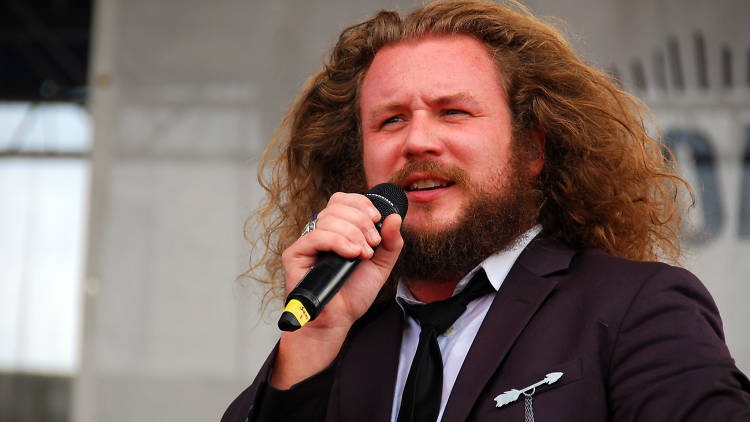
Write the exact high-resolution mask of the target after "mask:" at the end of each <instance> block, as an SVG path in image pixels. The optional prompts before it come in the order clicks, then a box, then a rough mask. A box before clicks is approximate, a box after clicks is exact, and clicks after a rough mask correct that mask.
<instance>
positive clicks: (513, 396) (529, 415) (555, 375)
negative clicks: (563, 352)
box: [495, 372, 563, 422]
mask: <svg viewBox="0 0 750 422" xmlns="http://www.w3.org/2000/svg"><path fill="white" fill-rule="evenodd" d="M562 376H563V373H562V372H550V373H549V374H547V375H546V376H545V377H544V379H543V380H541V381H539V382H537V383H535V384H532V385H530V386H528V387H526V388H522V389H520V390H517V389H515V388H514V389H512V390H508V391H506V392H504V393H503V394H500V395H499V396H497V397H495V403H496V406H495V407H503V406H505V405H506V404H508V403H513V402H514V401H516V400H518V398H519V397H520V396H521V394H523V396H524V397H525V402H526V403H525V409H524V410H525V420H526V421H527V422H533V420H534V411H533V408H532V402H531V400H532V399H531V396H533V395H534V393H535V392H536V388H537V387H539V386H542V385H544V384H547V385H550V384H554V383H556V382H557V380H559V379H560V378H562ZM529 391H530V392H529Z"/></svg>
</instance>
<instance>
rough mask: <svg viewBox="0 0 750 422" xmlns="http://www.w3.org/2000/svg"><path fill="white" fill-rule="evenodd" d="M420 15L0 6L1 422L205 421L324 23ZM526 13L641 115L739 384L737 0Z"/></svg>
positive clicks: (147, 5) (257, 347)
mask: <svg viewBox="0 0 750 422" xmlns="http://www.w3.org/2000/svg"><path fill="white" fill-rule="evenodd" d="M418 3H421V2H417V1H407V0H404V1H396V0H379V1H374V0H350V1H343V0H317V1H315V2H303V1H294V0H276V1H259V0H244V1H242V0H222V1H213V2H209V1H198V0H98V1H94V0H0V205H1V206H0V421H2V422H16V421H18V422H20V421H24V422H25V421H75V422H94V421H112V422H119V421H122V422H124V421H151V420H154V421H156V420H159V421H185V420H196V421H197V420H200V421H204V420H218V419H219V418H220V416H221V414H222V413H223V411H224V409H225V408H226V406H227V404H228V403H229V402H230V401H231V400H232V399H233V398H234V397H235V396H236V395H237V394H238V393H239V392H240V391H241V390H242V389H243V388H244V387H245V386H247V385H248V384H249V383H250V381H251V380H252V378H253V376H254V374H255V371H256V370H257V369H258V368H259V366H260V365H261V363H262V361H263V359H264V358H265V356H266V354H267V353H268V351H269V350H270V349H271V347H272V346H273V343H274V342H275V340H276V338H277V336H278V334H277V330H276V329H275V328H274V325H275V317H276V315H277V314H276V309H274V308H270V309H269V311H268V315H269V316H266V317H262V316H261V314H260V313H259V310H258V303H259V295H260V293H261V292H260V291H259V289H258V288H257V287H255V286H253V285H252V284H250V283H248V282H245V281H243V280H241V279H239V280H238V278H237V277H238V275H240V274H241V273H242V272H243V271H245V270H246V269H247V267H248V260H249V254H250V250H249V248H248V246H247V243H246V241H245V240H244V239H243V235H242V230H243V223H244V221H245V219H246V218H250V226H251V227H252V225H253V223H252V222H253V214H252V210H253V208H254V207H255V206H256V204H257V203H258V201H259V199H260V195H261V191H260V188H259V187H258V184H257V181H256V178H255V169H256V165H257V161H258V159H259V157H260V153H261V151H262V150H263V148H264V145H265V144H266V142H267V140H268V139H269V137H270V136H271V134H272V132H273V130H274V128H275V127H276V125H277V124H278V122H279V121H280V119H281V117H282V115H283V112H284V110H285V109H286V107H287V106H288V105H289V103H290V102H291V101H292V99H293V98H294V96H295V94H296V93H297V92H298V91H299V90H300V88H301V87H302V85H303V83H304V81H305V80H306V78H307V77H308V76H309V75H310V74H311V73H313V72H314V71H316V70H317V69H318V68H320V66H321V64H322V63H323V61H324V60H325V57H326V54H327V51H328V49H329V48H330V47H331V46H332V44H333V42H334V41H335V39H336V38H337V36H338V34H339V32H340V31H341V30H342V29H344V28H345V27H346V26H348V25H350V24H353V23H356V22H359V21H361V20H363V19H365V18H367V17H369V16H370V15H372V14H373V13H374V12H375V11H376V10H378V9H381V8H394V7H396V8H399V9H401V10H403V11H409V10H411V9H412V8H413V7H414V6H416V5H418ZM526 4H527V5H528V6H529V7H530V8H531V9H532V10H533V11H535V12H536V13H537V14H539V15H542V16H555V17H558V18H561V19H562V20H563V21H564V22H558V25H559V26H560V27H562V28H563V30H564V31H565V33H566V34H568V37H569V39H570V41H571V43H572V44H573V45H574V46H575V48H576V50H577V51H578V52H579V53H580V54H582V55H583V56H584V57H585V58H586V60H587V61H589V62H591V63H594V64H596V65H598V66H599V67H601V68H603V69H605V70H606V71H608V72H609V73H611V74H612V75H613V76H614V77H616V78H617V79H618V80H619V81H620V82H621V84H622V85H623V86H624V87H625V88H626V89H628V90H629V91H631V92H632V93H634V94H635V95H637V96H638V97H640V98H641V99H643V100H644V101H645V102H646V103H647V104H649V105H650V106H651V108H652V110H653V113H654V116H655V118H656V121H657V122H658V123H659V126H660V129H661V133H662V134H663V136H664V138H665V140H666V142H667V143H668V144H670V145H671V146H672V147H673V149H674V150H675V152H676V154H677V157H678V161H679V163H680V166H681V168H682V171H683V174H684V175H685V176H686V177H687V178H688V179H689V180H690V181H691V182H692V183H693V186H694V187H695V188H696V191H697V200H698V201H697V205H696V207H695V208H694V209H693V210H692V212H691V227H692V234H691V236H690V239H689V243H688V253H687V255H686V260H685V265H686V266H687V267H688V268H689V269H691V270H692V271H693V272H695V273H696V274H697V275H698V276H699V277H700V278H701V279H702V280H703V281H704V282H705V283H706V285H707V286H708V288H709V290H710V291H711V293H712V294H713V296H714V298H715V299H716V301H717V303H718V305H719V308H720V310H721V312H722V316H723V318H724V328H725V331H726V336H727V342H728V344H729V347H730V349H731V351H732V353H733V355H734V357H735V359H736V360H737V363H738V365H739V367H740V368H741V369H743V370H744V371H745V372H746V373H747V372H748V371H750V335H748V330H747V323H748V321H750V307H748V306H747V303H748V300H750V285H748V283H747V281H748V279H749V278H750V277H749V276H748V274H750V25H748V24H747V18H748V16H750V3H748V2H747V1H745V0H718V1H712V2H707V1H700V0H630V1H627V2H626V1H622V0H529V1H528V2H527V3H526ZM565 22H566V23H565Z"/></svg>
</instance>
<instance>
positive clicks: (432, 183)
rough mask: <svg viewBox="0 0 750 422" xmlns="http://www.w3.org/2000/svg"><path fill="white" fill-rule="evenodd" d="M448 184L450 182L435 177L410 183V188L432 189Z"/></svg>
mask: <svg viewBox="0 0 750 422" xmlns="http://www.w3.org/2000/svg"><path fill="white" fill-rule="evenodd" d="M445 186H448V182H444V181H442V180H434V179H422V180H417V181H416V182H414V183H412V184H410V185H409V190H417V189H432V188H441V187H445Z"/></svg>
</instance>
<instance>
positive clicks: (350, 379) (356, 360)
mask: <svg viewBox="0 0 750 422" xmlns="http://www.w3.org/2000/svg"><path fill="white" fill-rule="evenodd" d="M402 324H403V316H402V314H401V309H400V308H399V307H398V305H396V303H395V301H394V302H392V303H391V304H389V305H388V306H387V307H386V309H385V310H383V311H382V314H380V315H378V316H377V317H376V318H373V319H371V320H370V322H369V323H365V324H363V325H364V326H362V327H359V328H358V329H357V333H355V334H354V335H353V336H352V337H351V339H350V341H349V344H348V345H347V346H346V347H347V348H348V350H347V352H346V358H345V359H343V360H342V361H341V362H340V364H339V367H338V368H337V373H338V374H341V376H340V379H339V380H338V385H337V386H335V387H334V389H335V390H338V392H337V394H333V395H332V396H333V397H337V399H338V400H337V402H336V403H331V405H333V406H334V407H335V408H334V409H330V408H329V410H328V414H329V418H328V419H326V420H335V421H365V420H373V421H387V420H390V416H391V408H392V406H393V393H394V388H395V385H394V380H395V379H396V371H397V370H398V360H399V350H400V348H401V332H402ZM332 416H333V417H332Z"/></svg>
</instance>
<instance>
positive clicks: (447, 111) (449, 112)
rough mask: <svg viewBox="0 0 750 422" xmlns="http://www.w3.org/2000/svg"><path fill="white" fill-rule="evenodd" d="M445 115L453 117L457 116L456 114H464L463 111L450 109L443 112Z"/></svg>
mask: <svg viewBox="0 0 750 422" xmlns="http://www.w3.org/2000/svg"><path fill="white" fill-rule="evenodd" d="M445 114H446V115H448V116H453V115H457V114H466V112H465V111H463V110H458V109H455V108H452V109H449V110H445Z"/></svg>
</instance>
